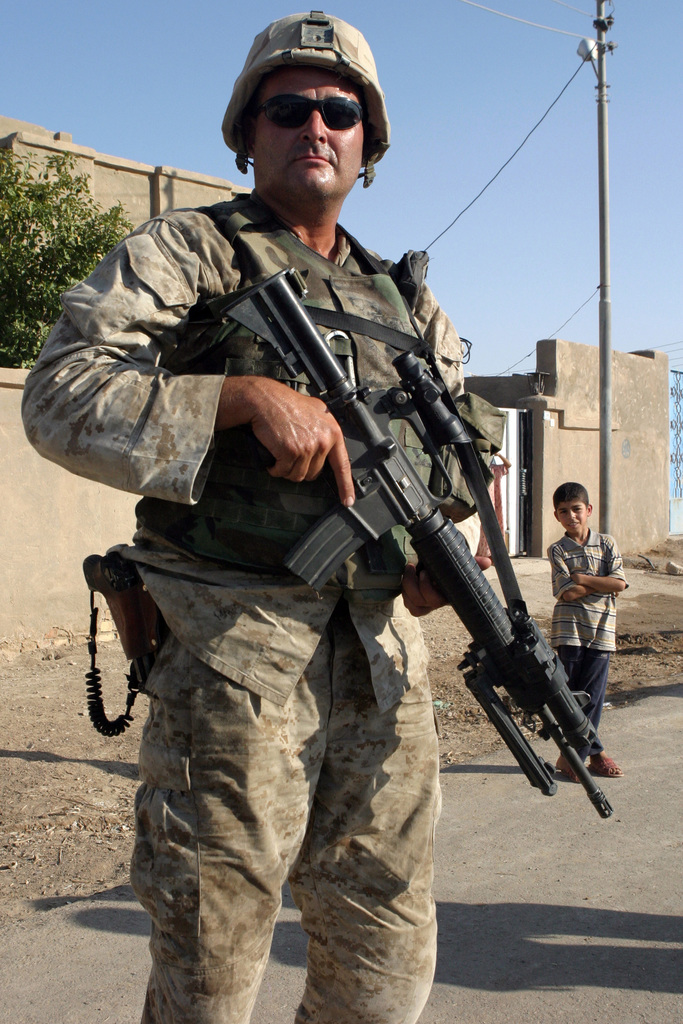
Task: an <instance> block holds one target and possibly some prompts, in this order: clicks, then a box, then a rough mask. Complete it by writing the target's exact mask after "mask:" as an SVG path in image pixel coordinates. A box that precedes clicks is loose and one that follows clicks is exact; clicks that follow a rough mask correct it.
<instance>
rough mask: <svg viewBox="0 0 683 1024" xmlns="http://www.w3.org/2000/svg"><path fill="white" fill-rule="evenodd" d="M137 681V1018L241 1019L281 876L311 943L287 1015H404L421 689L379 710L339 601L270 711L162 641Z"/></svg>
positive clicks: (415, 877)
mask: <svg viewBox="0 0 683 1024" xmlns="http://www.w3.org/2000/svg"><path fill="white" fill-rule="evenodd" d="M150 690H151V691H152V693H153V696H152V698H151V701H150V716H149V719H148V721H147V724H146V726H145V731H144V735H143V742H142V749H141V775H142V778H143V780H144V781H143V784H142V786H141V787H140V790H139V792H138V795H137V800H136V824H137V832H136V844H135V850H134V854H133V861H132V882H133V887H134V889H135V892H136V894H137V896H138V898H139V900H140V902H141V903H142V905H143V906H144V907H145V909H146V910H147V911H148V913H149V914H150V916H151V919H152V932H151V941H150V949H151V953H152V964H153V966H152V971H151V976H150V981H149V986H148V991H147V998H146V1003H145V1009H144V1013H143V1024H247V1022H248V1021H249V1019H250V1016H251V1011H252V1008H253V1005H254V1002H255V1000H256V997H257V994H258V989H259V985H260V982H261V978H262V975H263V971H264V969H265V966H266V963H267V960H268V954H269V950H270V944H271V938H272V934H273V929H274V926H275V922H276V919H277V916H278V912H279V910H280V906H281V890H282V886H283V884H284V883H285V881H286V880H287V879H289V883H290V887H291V891H292V894H293V896H294V899H295V901H296V903H297V906H298V907H299V909H300V910H301V923H302V925H303V928H304V929H305V931H306V933H307V934H308V937H309V941H308V963H307V978H306V984H305V991H304V994H303V998H302V1001H301V1005H300V1007H299V1009H298V1011H297V1014H296V1018H295V1020H296V1024H312V1022H315V1024H414V1022H415V1021H417V1019H418V1017H419V1016H420V1013H421V1011H422V1008H423V1006H424V1004H425V1002H426V1000H427V998H428V995H429V991H430V988H431V983H432V978H433V973H434V964H435V947H436V922H435V912H434V902H433V899H432V896H431V883H432V853H433V835H434V827H435V822H436V819H437V817H438V809H439V799H440V797H439V782H438V756H437V741H436V734H435V727H434V718H433V709H432V703H431V697H430V694H429V692H428V688H427V687H426V686H425V685H418V686H416V687H413V688H411V689H410V690H408V691H407V692H406V693H405V695H404V697H403V699H402V700H401V701H400V702H399V703H398V704H396V705H395V706H394V707H393V708H391V709H390V710H388V711H386V712H384V713H383V714H380V712H379V710H378V708H377V704H376V702H375V698H374V694H373V691H372V686H371V683H370V673H369V666H368V661H367V655H366V654H365V651H364V649H363V648H362V646H361V645H360V643H359V641H358V639H357V637H356V634H355V632H354V630H353V627H352V625H351V622H350V619H349V615H348V610H347V606H346V603H345V602H344V601H340V603H339V606H338V610H337V611H335V613H334V615H333V618H332V620H331V622H330V625H329V626H328V629H327V631H326V633H325V635H324V636H323V637H322V639H321V641H320V644H319V646H318V648H317V650H316V652H315V654H314V656H313V658H312V659H311V662H310V663H309V665H308V667H307V669H306V671H305V673H304V676H303V677H302V678H301V679H300V680H299V682H298V683H297V686H296V687H295V689H294V692H293V694H292V695H291V696H290V698H289V700H288V701H287V703H286V704H285V705H284V706H282V707H280V706H278V705H276V704H274V703H272V702H269V701H267V700H264V699H261V698H259V697H258V696H255V695H254V694H253V693H251V692H249V691H248V690H246V689H244V688H243V687H241V686H239V685H237V684H234V683H232V682H231V681H230V680H228V679H226V678H225V677H224V676H222V675H220V674H218V673H217V672H215V671H214V670H212V669H211V668H209V667H208V666H207V665H205V664H204V663H203V662H201V661H198V660H197V659H196V658H194V657H193V656H192V655H191V654H190V653H189V652H188V651H187V650H186V649H184V648H183V647H182V646H181V645H180V644H179V643H178V641H177V640H176V639H175V638H174V637H173V636H169V637H168V640H167V641H166V643H165V644H164V647H163V649H162V651H161V654H160V655H159V658H158V659H157V663H156V666H155V669H154V672H153V673H152V676H151V678H150Z"/></svg>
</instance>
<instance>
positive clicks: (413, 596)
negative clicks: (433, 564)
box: [401, 564, 448, 617]
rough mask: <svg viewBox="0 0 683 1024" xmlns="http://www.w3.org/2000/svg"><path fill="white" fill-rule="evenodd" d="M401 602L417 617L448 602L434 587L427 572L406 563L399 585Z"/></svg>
mask: <svg viewBox="0 0 683 1024" xmlns="http://www.w3.org/2000/svg"><path fill="white" fill-rule="evenodd" d="M401 589H402V592H403V603H404V604H405V606H406V608H407V609H408V611H409V612H410V614H411V615H415V616H416V617H419V616H421V615H428V614H429V612H433V611H434V609H435V608H443V606H444V605H445V604H447V603H448V602H447V601H446V598H445V597H443V595H442V594H440V593H439V591H438V590H437V589H436V587H435V586H434V584H433V583H432V581H431V580H430V578H429V576H428V575H427V573H426V572H425V571H424V569H422V570H421V571H420V572H418V571H417V569H416V567H415V566H414V565H411V564H408V565H407V566H406V568H405V572H404V573H403V582H402V586H401Z"/></svg>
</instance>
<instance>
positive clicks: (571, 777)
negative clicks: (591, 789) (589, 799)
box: [555, 757, 579, 782]
mask: <svg viewBox="0 0 683 1024" xmlns="http://www.w3.org/2000/svg"><path fill="white" fill-rule="evenodd" d="M555 771H556V772H558V773H559V774H560V775H564V777H565V779H567V780H568V781H569V782H578V781H579V776H578V775H577V774H576V772H575V771H574V769H573V768H572V766H571V765H570V764H569V762H568V761H565V760H564V758H563V757H560V758H559V759H558V762H557V764H556V765H555Z"/></svg>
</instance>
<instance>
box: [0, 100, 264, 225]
mask: <svg viewBox="0 0 683 1024" xmlns="http://www.w3.org/2000/svg"><path fill="white" fill-rule="evenodd" d="M0 147H2V148H4V149H11V150H13V152H15V153H16V154H17V156H20V157H31V158H32V159H35V160H36V162H38V163H42V162H43V161H45V160H46V159H47V158H48V156H50V155H51V154H54V153H71V154H73V156H74V157H75V158H76V169H77V171H78V172H79V173H81V174H87V175H88V177H89V178H90V182H91V184H90V190H91V192H92V195H93V196H94V198H95V200H96V201H97V202H98V203H99V205H100V206H101V207H102V209H104V210H108V209H109V208H110V207H111V206H113V205H114V204H115V203H117V202H121V204H122V205H123V208H124V209H125V211H126V216H127V217H128V219H129V220H130V221H132V222H133V224H134V225H135V226H136V227H137V225H138V224H142V222H143V221H145V220H147V219H148V218H149V217H151V216H154V215H156V214H157V213H163V212H164V211H165V210H173V209H177V208H178V207H183V206H207V205H210V204H211V203H218V202H221V201H223V200H226V199H230V198H232V196H234V195H237V194H238V193H240V192H248V191H249V189H247V188H244V187H243V186H241V185H234V184H233V183H232V182H231V181H227V180H226V179H224V178H214V177H211V176H210V175H207V174H198V173H197V172H196V171H181V170H178V169H177V168H176V167H154V166H152V165H151V164H142V163H137V162H136V161H135V160H125V159H123V157H118V156H109V155H107V154H106V153H97V152H96V151H95V150H94V149H90V148H89V147H88V146H79V145H76V144H75V143H74V141H73V139H72V137H71V135H70V134H69V133H68V132H51V131H49V130H48V129H47V128H41V127H40V125H34V124H29V123H28V122H26V121H15V120H14V119H13V118H9V117H0ZM227 152H228V151H227V150H226V153H227Z"/></svg>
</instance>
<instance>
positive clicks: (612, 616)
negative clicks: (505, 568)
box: [548, 482, 628, 782]
mask: <svg viewBox="0 0 683 1024" xmlns="http://www.w3.org/2000/svg"><path fill="white" fill-rule="evenodd" d="M553 505H554V507H555V518H556V519H557V521H558V523H560V524H561V525H562V526H563V527H564V530H565V534H564V537H562V539H561V540H558V541H555V543H554V544H551V545H550V547H549V548H548V558H549V560H550V564H551V566H552V573H553V595H554V596H555V597H556V598H557V604H556V605H555V608H554V610H553V623H552V630H551V636H550V642H551V644H552V646H553V647H554V648H555V649H556V650H557V654H558V657H559V658H560V661H561V662H562V664H563V665H564V668H565V671H566V673H567V676H568V677H569V688H570V689H571V690H573V691H574V692H576V691H580V690H583V691H584V692H585V693H587V694H588V696H589V701H588V704H586V705H585V706H584V709H583V710H584V712H585V713H586V715H587V717H588V719H589V720H590V722H591V723H592V724H593V725H594V726H595V728H596V730H597V728H598V726H599V724H600V715H601V713H602V705H603V702H604V699H605V690H606V687H607V672H608V670H609V657H610V653H611V652H612V651H613V650H615V649H616V644H615V626H616V617H617V615H616V595H617V594H619V593H621V591H622V590H625V589H626V587H627V586H628V584H627V583H626V580H625V578H624V569H623V563H622V560H621V555H620V554H619V550H618V548H617V545H616V544H615V542H614V540H613V538H612V537H608V536H607V535H606V534H601V533H596V532H595V531H594V530H591V529H590V527H589V525H588V520H589V519H590V516H591V513H592V511H593V508H592V506H591V504H590V502H589V500H588V492H587V491H586V488H585V487H583V486H582V485H581V484H577V483H573V482H569V483H564V484H560V486H559V487H558V488H557V490H556V491H555V493H554V494H553ZM577 753H578V755H579V757H581V758H582V760H584V761H585V760H586V757H589V758H590V760H589V765H588V767H589V770H590V771H591V772H592V773H593V775H602V776H604V777H605V778H610V779H614V778H618V777H619V776H621V775H623V774H624V773H623V771H622V770H621V768H620V767H619V765H618V764H616V762H615V761H613V760H612V758H611V757H608V756H607V754H606V753H605V750H604V748H603V746H602V743H601V742H600V740H599V739H598V738H597V737H596V738H595V739H594V740H593V743H592V744H591V745H590V747H585V748H584V749H582V750H579V751H577ZM556 768H557V770H558V771H559V772H561V773H562V774H563V775H566V776H567V777H568V778H569V779H571V780H572V782H578V781H579V780H578V778H577V776H576V773H575V772H574V771H573V770H572V768H571V766H570V764H569V763H568V762H567V761H566V759H565V758H564V757H562V756H560V758H559V759H558V761H557V765H556Z"/></svg>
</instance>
